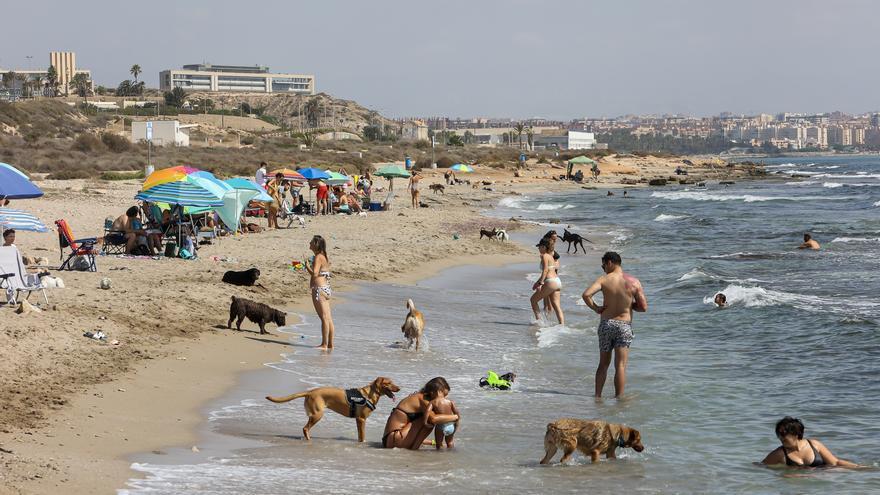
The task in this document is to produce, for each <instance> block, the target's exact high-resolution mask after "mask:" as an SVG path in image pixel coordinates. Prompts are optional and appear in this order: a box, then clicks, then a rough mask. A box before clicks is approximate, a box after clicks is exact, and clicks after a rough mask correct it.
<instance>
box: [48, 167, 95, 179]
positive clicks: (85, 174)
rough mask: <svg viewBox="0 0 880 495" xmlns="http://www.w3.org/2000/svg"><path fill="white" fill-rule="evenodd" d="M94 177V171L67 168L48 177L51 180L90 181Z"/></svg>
mask: <svg viewBox="0 0 880 495" xmlns="http://www.w3.org/2000/svg"><path fill="white" fill-rule="evenodd" d="M93 175H94V171H92V170H88V169H85V168H65V169H63V170H59V171H57V172H52V173H51V174H49V175H47V176H46V178H47V179H51V180H70V179H88V178H89V177H92V176H93Z"/></svg>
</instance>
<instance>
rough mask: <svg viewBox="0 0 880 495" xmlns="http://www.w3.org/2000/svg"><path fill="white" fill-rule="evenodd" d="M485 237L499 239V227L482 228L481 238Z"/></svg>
mask: <svg viewBox="0 0 880 495" xmlns="http://www.w3.org/2000/svg"><path fill="white" fill-rule="evenodd" d="M483 237H488V238H489V239H497V238H498V229H492V230H486V229H480V239H482V238H483Z"/></svg>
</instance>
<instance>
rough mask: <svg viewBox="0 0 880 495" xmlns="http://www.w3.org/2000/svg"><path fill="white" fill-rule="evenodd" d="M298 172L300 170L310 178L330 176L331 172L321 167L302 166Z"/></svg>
mask: <svg viewBox="0 0 880 495" xmlns="http://www.w3.org/2000/svg"><path fill="white" fill-rule="evenodd" d="M297 172H299V173H300V175H302V176H303V177H305V178H306V179H309V180H314V179H328V178H330V174H328V173H327V172H325V171H323V170H321V169H320V168H301V169H299V170H297Z"/></svg>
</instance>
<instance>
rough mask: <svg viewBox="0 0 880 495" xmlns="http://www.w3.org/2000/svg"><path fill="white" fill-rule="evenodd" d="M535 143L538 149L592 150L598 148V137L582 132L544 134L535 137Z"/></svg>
mask: <svg viewBox="0 0 880 495" xmlns="http://www.w3.org/2000/svg"><path fill="white" fill-rule="evenodd" d="M533 143H534V146H535V148H538V149H540V148H558V149H561V150H590V149H593V148H595V147H596V136H595V134H593V133H592V132H582V131H561V132H542V133H540V134H535V135H534V138H533Z"/></svg>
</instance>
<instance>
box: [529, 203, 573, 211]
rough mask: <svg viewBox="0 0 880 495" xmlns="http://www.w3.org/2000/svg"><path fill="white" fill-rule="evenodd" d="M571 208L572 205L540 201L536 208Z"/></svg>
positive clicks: (542, 209)
mask: <svg viewBox="0 0 880 495" xmlns="http://www.w3.org/2000/svg"><path fill="white" fill-rule="evenodd" d="M571 208H574V205H564V204H559V203H541V204H539V205H538V208H537V209H538V210H540V211H547V210H558V209H564V210H568V209H571Z"/></svg>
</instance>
